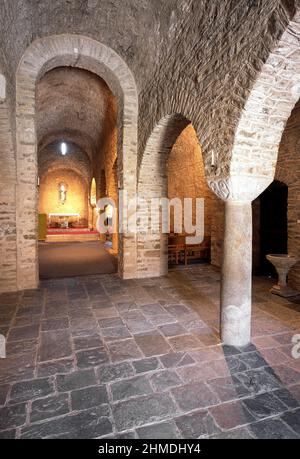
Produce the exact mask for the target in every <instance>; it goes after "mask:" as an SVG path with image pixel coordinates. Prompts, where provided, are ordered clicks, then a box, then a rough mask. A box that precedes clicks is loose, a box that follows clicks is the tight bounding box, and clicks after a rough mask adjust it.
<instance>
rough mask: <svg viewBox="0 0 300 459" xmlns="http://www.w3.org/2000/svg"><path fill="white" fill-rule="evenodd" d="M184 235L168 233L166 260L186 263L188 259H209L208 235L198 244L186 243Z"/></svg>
mask: <svg viewBox="0 0 300 459" xmlns="http://www.w3.org/2000/svg"><path fill="white" fill-rule="evenodd" d="M185 239H186V235H170V236H169V240H168V262H169V263H170V264H171V263H175V264H177V265H178V264H179V263H180V262H184V264H185V265H187V264H188V262H189V261H190V260H209V258H210V237H209V236H205V237H204V239H203V241H202V242H201V243H200V244H186V242H185Z"/></svg>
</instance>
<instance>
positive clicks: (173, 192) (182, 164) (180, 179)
mask: <svg viewBox="0 0 300 459" xmlns="http://www.w3.org/2000/svg"><path fill="white" fill-rule="evenodd" d="M168 197H169V198H170V199H173V198H180V199H183V198H197V197H198V198H204V214H205V217H204V232H205V235H206V236H210V234H211V214H212V212H211V211H212V201H213V199H214V197H213V194H212V192H211V191H210V189H209V188H208V186H207V183H206V180H205V175H204V165H203V159H202V152H201V147H200V144H199V142H198V138H197V134H196V132H195V129H194V128H193V126H192V125H191V124H189V125H188V126H187V127H186V128H185V129H184V130H183V131H182V133H181V134H180V136H179V137H178V138H177V140H176V142H175V144H174V146H173V148H172V150H171V153H170V156H169V159H168ZM194 203H195V201H194ZM172 215H173V209H172V208H171V222H170V223H171V231H172V230H173V217H172ZM193 218H194V223H195V205H194V206H193Z"/></svg>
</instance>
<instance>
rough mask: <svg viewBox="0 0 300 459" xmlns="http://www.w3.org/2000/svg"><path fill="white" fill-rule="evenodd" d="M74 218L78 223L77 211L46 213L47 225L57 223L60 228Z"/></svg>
mask: <svg viewBox="0 0 300 459" xmlns="http://www.w3.org/2000/svg"><path fill="white" fill-rule="evenodd" d="M74 220H75V221H77V223H79V220H80V214H79V213H65V212H51V213H49V214H48V226H51V224H53V223H57V224H58V225H59V226H61V227H62V228H68V226H69V223H70V222H71V221H74Z"/></svg>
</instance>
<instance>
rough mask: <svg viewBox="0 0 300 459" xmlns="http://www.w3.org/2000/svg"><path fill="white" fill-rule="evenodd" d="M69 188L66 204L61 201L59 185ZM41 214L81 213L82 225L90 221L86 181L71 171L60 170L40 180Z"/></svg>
mask: <svg viewBox="0 0 300 459" xmlns="http://www.w3.org/2000/svg"><path fill="white" fill-rule="evenodd" d="M60 183H65V184H66V185H67V187H68V190H67V198H66V202H65V203H64V204H62V203H61V202H60V201H59V184H60ZM39 212H40V213H46V214H49V213H79V214H80V219H81V221H82V223H86V224H87V219H88V186H87V183H86V181H85V180H84V179H82V178H81V177H80V176H79V175H78V174H76V173H75V172H73V171H71V170H65V169H59V170H56V171H52V172H49V173H48V174H45V175H44V176H43V177H42V178H41V179H40V187H39Z"/></svg>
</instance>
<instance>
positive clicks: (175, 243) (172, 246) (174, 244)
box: [168, 235, 185, 265]
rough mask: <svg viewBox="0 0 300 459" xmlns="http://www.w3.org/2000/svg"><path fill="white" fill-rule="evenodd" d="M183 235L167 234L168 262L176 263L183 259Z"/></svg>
mask: <svg viewBox="0 0 300 459" xmlns="http://www.w3.org/2000/svg"><path fill="white" fill-rule="evenodd" d="M184 253H185V236H184V235H178V236H169V240H168V262H169V263H174V262H175V264H176V265H178V263H179V261H183V260H184Z"/></svg>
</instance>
